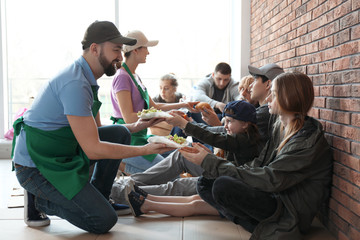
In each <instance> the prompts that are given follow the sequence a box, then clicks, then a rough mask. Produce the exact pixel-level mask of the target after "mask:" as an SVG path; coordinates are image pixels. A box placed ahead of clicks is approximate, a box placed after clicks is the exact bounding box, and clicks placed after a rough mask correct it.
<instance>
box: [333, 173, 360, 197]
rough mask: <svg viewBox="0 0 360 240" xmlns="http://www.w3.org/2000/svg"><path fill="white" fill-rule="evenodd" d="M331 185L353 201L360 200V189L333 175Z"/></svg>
mask: <svg viewBox="0 0 360 240" xmlns="http://www.w3.org/2000/svg"><path fill="white" fill-rule="evenodd" d="M333 185H334V186H335V187H337V188H338V189H341V191H343V192H344V193H346V194H347V195H349V196H350V197H352V198H353V199H360V189H359V188H358V187H356V186H355V185H353V184H351V183H349V182H347V181H345V180H344V179H342V178H340V177H338V176H336V175H333Z"/></svg>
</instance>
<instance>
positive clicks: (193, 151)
mask: <svg viewBox="0 0 360 240" xmlns="http://www.w3.org/2000/svg"><path fill="white" fill-rule="evenodd" d="M192 146H193V147H183V148H181V149H179V152H180V153H181V155H183V156H184V157H185V158H186V159H187V160H189V161H190V162H192V163H195V164H197V165H199V166H201V164H202V162H203V161H204V158H205V157H206V155H208V154H209V153H211V151H210V149H208V148H207V147H205V146H204V145H202V144H201V143H193V144H192Z"/></svg>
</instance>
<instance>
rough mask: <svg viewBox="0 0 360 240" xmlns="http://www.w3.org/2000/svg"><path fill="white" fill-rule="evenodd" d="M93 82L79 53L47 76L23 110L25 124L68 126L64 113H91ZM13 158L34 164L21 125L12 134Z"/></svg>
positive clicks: (48, 127) (88, 69)
mask: <svg viewBox="0 0 360 240" xmlns="http://www.w3.org/2000/svg"><path fill="white" fill-rule="evenodd" d="M91 86H96V87H97V89H98V88H99V86H98V85H97V82H96V79H95V77H94V74H93V73H92V71H91V69H90V66H89V64H88V63H87V62H86V60H85V59H84V58H83V57H80V58H79V59H78V60H76V61H75V62H74V63H73V64H71V65H70V66H69V67H67V68H65V69H64V70H63V71H62V72H60V73H59V74H58V75H57V76H56V77H55V78H53V79H51V80H50V81H49V82H48V83H47V84H45V86H44V87H43V89H42V90H41V91H40V92H39V94H38V96H37V97H36V98H35V100H34V102H33V104H32V106H31V108H30V109H29V110H28V111H27V112H25V114H24V122H25V124H27V125H29V126H31V127H35V128H39V129H41V130H45V131H52V130H56V129H59V128H62V127H66V126H70V125H69V122H68V120H67V117H66V115H74V116H84V117H87V116H92V111H91V107H92V104H93V98H94V96H93V93H92V90H91ZM13 161H14V162H15V163H17V164H19V165H22V166H27V167H36V166H35V164H34V162H33V161H32V160H31V158H30V156H29V153H28V150H27V147H26V133H25V131H24V130H23V129H22V130H21V132H20V134H19V136H17V138H16V145H15V149H14V156H13Z"/></svg>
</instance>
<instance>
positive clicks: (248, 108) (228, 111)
mask: <svg viewBox="0 0 360 240" xmlns="http://www.w3.org/2000/svg"><path fill="white" fill-rule="evenodd" d="M222 116H223V117H225V116H229V117H232V118H234V119H237V120H240V121H244V122H252V123H255V124H256V108H255V107H254V105H252V104H251V103H248V102H247V101H244V100H237V101H232V102H228V103H227V104H226V106H225V108H224V111H223V114H222Z"/></svg>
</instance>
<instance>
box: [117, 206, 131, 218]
mask: <svg viewBox="0 0 360 240" xmlns="http://www.w3.org/2000/svg"><path fill="white" fill-rule="evenodd" d="M115 212H116V214H117V215H118V216H124V215H129V214H132V212H131V208H130V206H129V208H127V209H123V210H117V211H115Z"/></svg>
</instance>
